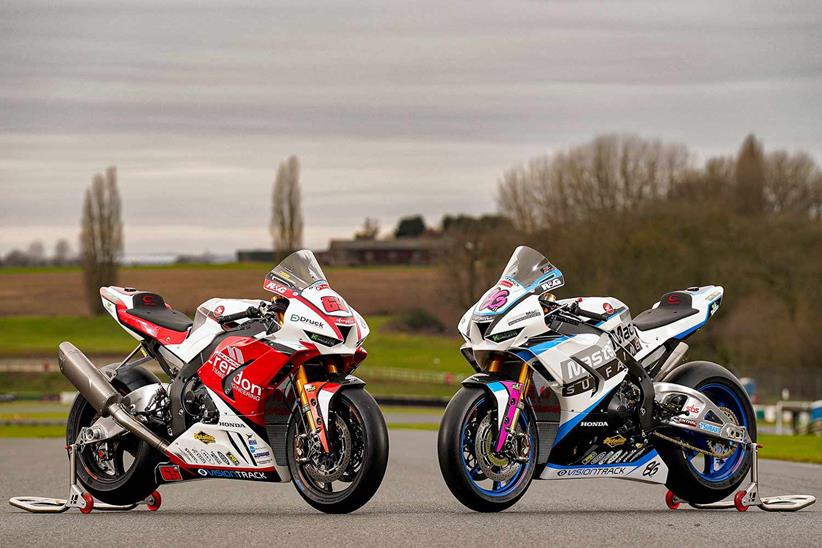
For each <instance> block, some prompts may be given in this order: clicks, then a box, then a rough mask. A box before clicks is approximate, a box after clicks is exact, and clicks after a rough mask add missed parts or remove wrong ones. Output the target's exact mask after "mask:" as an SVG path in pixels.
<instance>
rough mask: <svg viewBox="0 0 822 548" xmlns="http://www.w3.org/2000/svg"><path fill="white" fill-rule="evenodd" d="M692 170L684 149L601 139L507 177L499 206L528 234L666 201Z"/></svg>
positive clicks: (615, 137) (656, 142)
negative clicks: (655, 200) (664, 199)
mask: <svg viewBox="0 0 822 548" xmlns="http://www.w3.org/2000/svg"><path fill="white" fill-rule="evenodd" d="M693 166H694V162H693V156H692V155H691V154H690V152H688V149H687V148H686V147H685V146H683V145H678V144H666V143H662V142H661V141H659V140H646V139H642V138H640V137H638V136H636V135H603V136H600V137H597V138H596V139H594V140H593V141H591V142H590V143H587V144H584V145H581V146H576V147H573V148H570V149H568V150H566V151H560V152H557V153H554V154H552V155H548V156H542V157H539V158H535V159H533V160H532V161H531V162H529V163H528V165H527V166H523V167H518V168H515V169H512V170H510V171H508V172H506V173H505V175H504V176H503V178H502V180H501V181H500V183H499V185H498V196H497V204H498V207H499V210H500V212H501V213H503V214H504V215H506V216H507V217H508V218H510V219H511V220H512V222H514V224H515V226H517V227H518V228H520V229H522V230H524V231H526V232H532V231H534V230H539V229H543V228H549V227H550V226H552V225H554V224H556V223H562V222H565V221H570V220H577V219H580V218H583V217H585V216H588V215H590V214H592V213H596V212H603V211H604V212H609V211H611V212H613V211H622V210H626V209H631V208H633V207H635V206H637V205H639V204H641V203H642V202H645V201H649V200H654V199H657V198H663V197H666V196H668V194H669V193H670V192H671V190H672V189H673V188H675V187H676V186H677V185H679V184H680V183H682V182H683V181H685V180H687V178H688V176H689V174H691V173H692V171H693Z"/></svg>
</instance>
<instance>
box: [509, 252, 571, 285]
mask: <svg viewBox="0 0 822 548" xmlns="http://www.w3.org/2000/svg"><path fill="white" fill-rule="evenodd" d="M552 271H556V273H557V275H558V276H560V277H561V276H562V274H561V273H560V272H559V270H557V269H556V267H554V265H552V264H551V261H549V260H548V259H546V258H545V255H543V254H542V253H540V252H539V251H536V250H535V249H531V248H530V247H527V246H524V245H521V246H519V247H518V248H516V249H515V250H514V254H513V255H511V259H510V260H509V261H508V264H507V265H506V267H505V270H504V271H503V272H502V278H501V279H504V280H509V281H512V282H514V283H517V284H519V285H521V286H522V287H524V288H529V287H531V286H532V285H533V284H535V283H536V282H538V281H540V280H542V279H543V278H546V277H547V275H548V274H550V273H551V272H552ZM556 285H557V286H558V285H561V284H556Z"/></svg>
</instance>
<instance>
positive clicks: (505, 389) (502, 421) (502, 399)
mask: <svg viewBox="0 0 822 548" xmlns="http://www.w3.org/2000/svg"><path fill="white" fill-rule="evenodd" d="M462 384H463V385H464V386H476V387H481V388H482V389H484V390H485V391H487V392H488V393H489V395H490V396H491V397H492V398H493V400H492V401H494V402H496V407H497V428H498V432H499V434H498V437H497V443H496V451H497V452H499V451H502V449H503V447H505V441H506V440H507V439H508V435H509V429H510V428H513V427H514V426H515V425H514V424H513V423H514V420H515V416H516V410H517V408H519V409H520V412H521V413H527V414H529V418H531V419H533V424H534V426H535V428H536V432H535V433H534V434H535V436H537V444H536V445H537V447H538V448H539V450H538V451H539V453H538V454H537V462H538V463H542V462H545V461H547V460H548V451H545V450H544V449H542V445H543V444H541V443H540V440H539V428H538V427H537V424H536V414H535V413H534V409H533V408H532V406H531V403H530V402H529V401H528V399H527V398H526V397H525V394H523V393H522V385H521V384H520V383H518V382H516V381H510V380H501V379H499V378H497V377H492V376H491V375H488V374H487V373H476V374H474V375H471V376H470V377H468V378H467V379H465V380H464V381H462ZM542 453H545V454H544V455H543V454H542Z"/></svg>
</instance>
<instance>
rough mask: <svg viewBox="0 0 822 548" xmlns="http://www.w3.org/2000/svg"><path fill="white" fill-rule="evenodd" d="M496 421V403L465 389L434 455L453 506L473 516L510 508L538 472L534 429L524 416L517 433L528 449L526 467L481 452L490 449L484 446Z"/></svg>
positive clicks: (478, 391) (482, 392) (444, 423)
mask: <svg viewBox="0 0 822 548" xmlns="http://www.w3.org/2000/svg"><path fill="white" fill-rule="evenodd" d="M496 416H497V410H496V402H495V401H493V400H492V398H490V397H489V396H488V394H487V392H486V391H485V390H484V389H483V388H479V387H475V386H466V387H463V388H462V389H460V391H459V392H457V394H456V395H455V396H454V397H453V398H452V399H451V401H450V402H449V403H448V407H447V408H446V409H445V414H444V415H443V417H442V423H441V424H440V431H439V438H438V440H437V454H438V456H439V462H440V471H441V472H442V477H443V479H445V483H446V485H448V489H450V490H451V493H452V494H453V495H454V496H455V497H456V498H457V500H458V501H460V502H461V503H462V504H464V505H465V506H467V507H468V508H470V509H471V510H475V511H477V512H500V511H502V510H505V509H506V508H509V507H511V506H513V505H514V504H515V503H516V502H517V501H518V500H519V499H521V498H522V496H523V495H524V494H525V491H526V490H527V489H528V486H529V485H530V484H531V479H532V478H533V476H534V469H535V468H536V447H537V443H536V428H535V426H534V424H535V423H534V421H533V419H532V416H531V414H530V413H529V412H528V411H527V410H526V411H525V412H523V413H520V417H519V421H518V424H517V427H516V428H517V431H519V432H521V433H523V434H524V435H525V436H526V438H527V439H528V440H529V443H530V450H529V451H528V460H527V462H524V463H519V462H514V461H513V460H512V459H510V458H509V457H508V456H506V455H503V454H501V453H495V452H493V451H490V450H488V451H486V450H483V448H485V447H489V444H488V443H487V441H491V440H496V439H497V438H496V435H497V426H496V425H497V421H496ZM489 424H490V425H491V428H490V429H489V428H488V425H489ZM486 438H488V439H487V440H486ZM478 448H479V450H478ZM489 474H490V475H491V476H493V477H489Z"/></svg>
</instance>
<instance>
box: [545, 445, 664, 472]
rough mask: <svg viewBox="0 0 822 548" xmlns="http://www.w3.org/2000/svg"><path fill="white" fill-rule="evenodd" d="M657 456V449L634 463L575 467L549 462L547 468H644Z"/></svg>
mask: <svg viewBox="0 0 822 548" xmlns="http://www.w3.org/2000/svg"><path fill="white" fill-rule="evenodd" d="M656 456H657V452H656V449H654V450H653V451H651V452H650V453H648V454H647V455H645V456H644V457H642V458H641V459H639V460H635V461H633V462H617V463H614V464H577V465H573V466H565V465H562V464H551V463H550V462H549V463H548V464H546V466H548V468H553V469H554V470H570V469H574V470H587V469H589V468H613V467H615V466H633V467H637V466H642V465H643V464H645V463H646V462H648V461H649V460H651V459H652V458H654V457H656Z"/></svg>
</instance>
